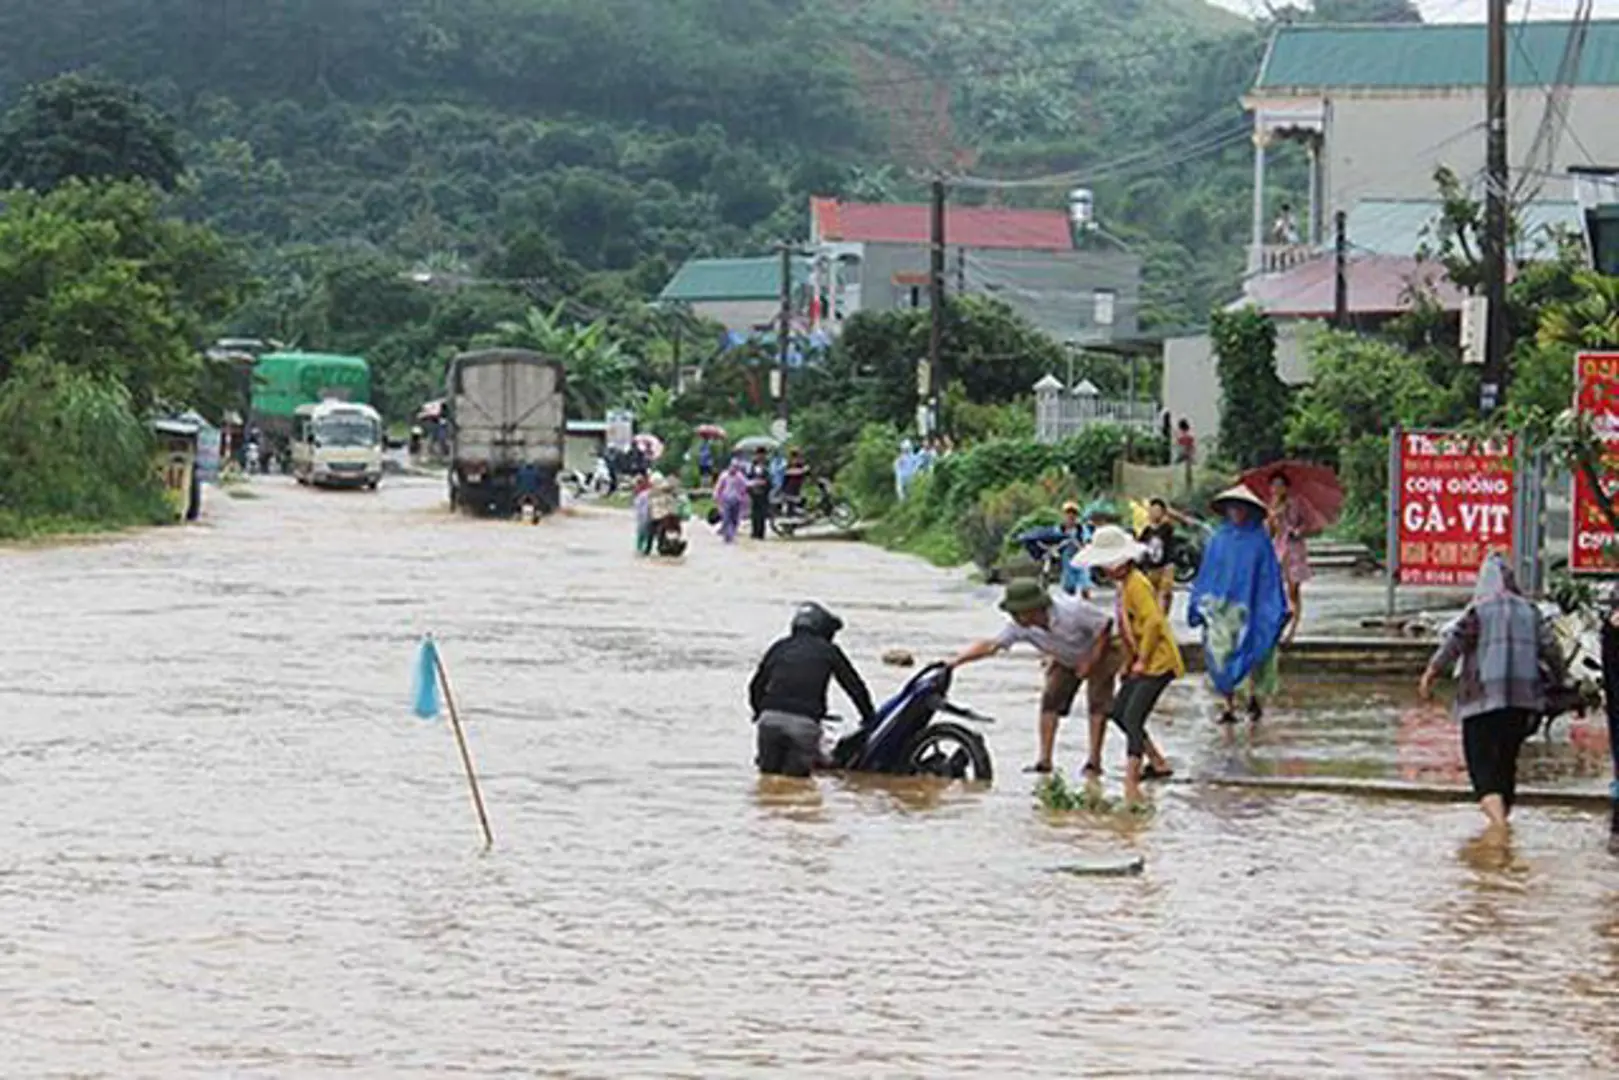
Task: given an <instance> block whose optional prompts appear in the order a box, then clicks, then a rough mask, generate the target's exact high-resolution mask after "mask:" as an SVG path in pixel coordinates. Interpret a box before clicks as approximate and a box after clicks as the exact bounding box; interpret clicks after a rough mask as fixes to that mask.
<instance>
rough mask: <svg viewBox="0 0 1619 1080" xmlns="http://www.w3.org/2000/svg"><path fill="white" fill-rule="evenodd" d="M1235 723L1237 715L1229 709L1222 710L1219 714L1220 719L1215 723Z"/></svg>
mask: <svg viewBox="0 0 1619 1080" xmlns="http://www.w3.org/2000/svg"><path fill="white" fill-rule="evenodd" d="M1236 722H1237V714H1236V713H1234V712H1232V711H1231V710H1230V709H1225V710H1222V711H1221V713H1220V718H1219V719H1218V720H1216V721H1215V723H1217V724H1235V723H1236Z"/></svg>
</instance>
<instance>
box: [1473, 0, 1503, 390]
mask: <svg viewBox="0 0 1619 1080" xmlns="http://www.w3.org/2000/svg"><path fill="white" fill-rule="evenodd" d="M1488 43H1489V45H1488V47H1489V64H1488V79H1489V82H1488V85H1487V86H1486V88H1485V119H1486V121H1487V123H1488V127H1487V131H1486V139H1487V142H1486V143H1485V156H1484V172H1485V183H1486V185H1487V188H1486V195H1485V204H1484V297H1485V303H1486V304H1487V305H1488V311H1487V312H1486V318H1485V331H1484V381H1483V385H1482V386H1481V387H1480V388H1479V412H1480V413H1482V414H1483V415H1485V416H1488V415H1490V414H1491V413H1493V412H1495V410H1496V408H1497V406H1499V405H1500V403H1501V388H1502V383H1503V382H1505V380H1506V376H1507V371H1506V360H1507V0H1490V4H1489V28H1488Z"/></svg>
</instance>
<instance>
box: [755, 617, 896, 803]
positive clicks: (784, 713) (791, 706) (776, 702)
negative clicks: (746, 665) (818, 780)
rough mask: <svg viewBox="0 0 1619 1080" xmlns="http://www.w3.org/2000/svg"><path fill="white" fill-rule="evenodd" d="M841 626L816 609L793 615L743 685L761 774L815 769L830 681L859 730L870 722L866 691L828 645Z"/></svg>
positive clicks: (873, 717)
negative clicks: (838, 689) (851, 708)
mask: <svg viewBox="0 0 1619 1080" xmlns="http://www.w3.org/2000/svg"><path fill="white" fill-rule="evenodd" d="M841 629H843V620H841V619H839V618H838V617H837V616H836V615H834V614H832V613H831V612H830V611H828V610H827V609H826V608H824V607H822V606H821V605H820V604H817V603H807V604H803V605H802V606H800V607H799V609H798V610H797V612H795V613H794V614H793V622H792V628H791V630H790V632H789V633H788V635H787V636H786V637H784V638H782V639H781V640H779V641H777V642H776V643H775V644H773V645H771V646H770V648H769V649H768V650H766V651H765V655H764V658H763V659H762V660H760V661H759V669H758V670H757V671H756V672H754V674H753V680H752V681H751V682H749V683H748V704H749V705H750V706H751V708H752V709H753V721H754V724H755V725H756V727H757V729H758V758H757V759H756V764H757V765H758V766H759V771H760V772H761V773H766V774H770V775H775V776H808V775H809V774H810V772H811V771H812V770H813V769H814V768H815V767H816V766H817V765H820V764H823V759H822V756H821V720H822V718H824V717H825V716H826V688H827V684H828V683H830V682H831V681H832V680H833V679H837V681H838V685H839V686H840V687H842V688H843V692H844V694H846V695H847V696H848V698H849V701H850V702H851V703H853V705H854V707H855V708H856V709H857V710H858V711H859V713H860V720H861V723H863V724H872V723H875V722H876V708H875V707H874V706H873V705H872V701H871V691H870V690H868V689H866V684H865V683H864V682H863V681H861V678H860V674H859V672H857V671H855V669H854V665H853V664H851V663H850V662H849V658H848V656H846V655H845V654H844V652H843V650H842V649H840V648H838V646H837V645H835V644H834V643H833V640H832V639H833V638H835V637H837V634H838V631H839V630H841Z"/></svg>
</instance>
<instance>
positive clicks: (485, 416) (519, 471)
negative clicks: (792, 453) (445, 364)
mask: <svg viewBox="0 0 1619 1080" xmlns="http://www.w3.org/2000/svg"><path fill="white" fill-rule="evenodd" d="M447 382H448V387H447V391H448V392H447V393H446V395H445V400H444V411H445V415H446V417H447V419H448V422H449V428H450V476H449V483H450V509H451V510H452V511H460V510H463V509H464V510H469V511H471V512H472V513H475V514H486V515H493V516H496V517H514V516H516V515H518V514H521V513H532V514H534V515H535V516H538V515H540V514H549V513H552V512H554V511H555V510H556V509H557V508H558V507H559V506H560V505H561V492H560V490H559V486H558V476H559V474H560V473H561V471H562V462H563V453H564V450H565V447H566V441H567V420H566V410H565V408H564V405H565V401H566V398H565V396H564V394H565V390H566V383H567V373H566V371H565V369H564V368H563V365H562V362H561V361H560V360H553V359H550V358H548V357H545V356H542V355H540V354H539V353H535V352H529V351H527V350H525V349H485V350H482V351H479V352H469V353H463V354H461V355H460V356H457V357H456V358H455V359H454V360H452V361H450V372H449V378H448V380H447Z"/></svg>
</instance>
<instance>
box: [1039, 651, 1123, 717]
mask: <svg viewBox="0 0 1619 1080" xmlns="http://www.w3.org/2000/svg"><path fill="white" fill-rule="evenodd" d="M1119 661H1120V657H1119V649H1118V646H1117V644H1116V643H1114V644H1110V645H1109V646H1108V647H1107V649H1106V651H1104V652H1103V653H1102V658H1101V659H1100V660H1098V661H1096V666H1095V667H1093V668H1091V671H1090V674H1089V675H1087V676H1086V677H1085V679H1084V682H1085V705H1086V707H1087V708H1088V709H1089V710H1090V712H1091V713H1092V714H1097V713H1101V714H1104V715H1105V714H1106V713H1107V712H1108V710H1110V709H1112V708H1113V691H1114V688H1115V686H1116V684H1117V683H1118V679H1119V666H1120V663H1119ZM1079 684H1080V677H1079V675H1078V674H1076V673H1075V671H1074V669H1073V668H1071V667H1064V666H1063V665H1062V664H1058V663H1054V662H1052V661H1050V660H1048V661H1047V662H1046V688H1045V691H1044V692H1043V693H1042V694H1041V695H1040V711H1041V712H1042V713H1056V714H1057V715H1058V716H1067V715H1068V714H1069V713H1070V712H1072V711H1073V708H1074V698H1076V697H1078V696H1079Z"/></svg>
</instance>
